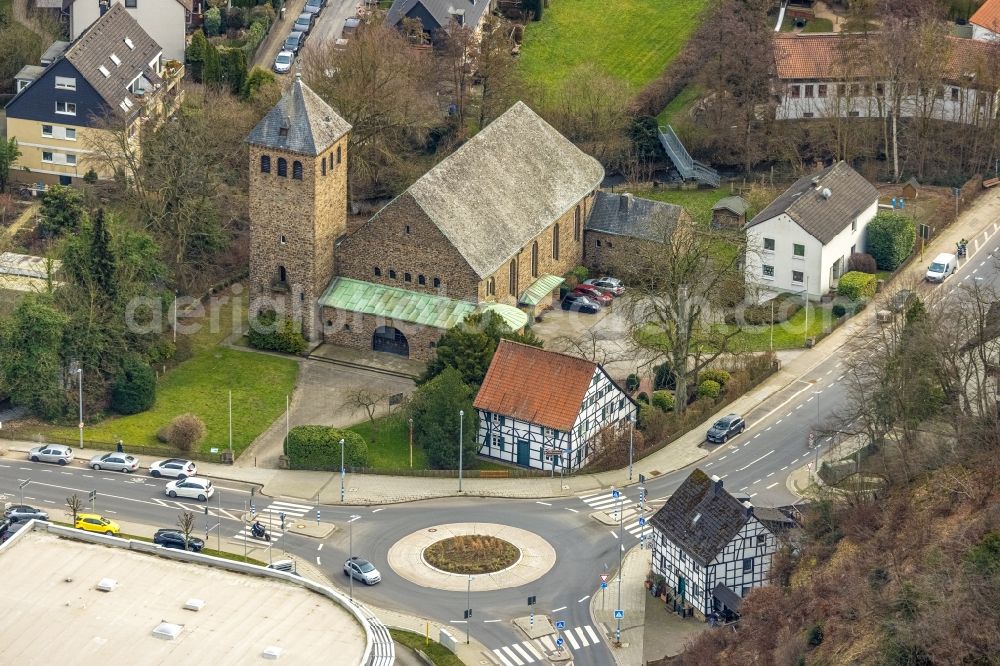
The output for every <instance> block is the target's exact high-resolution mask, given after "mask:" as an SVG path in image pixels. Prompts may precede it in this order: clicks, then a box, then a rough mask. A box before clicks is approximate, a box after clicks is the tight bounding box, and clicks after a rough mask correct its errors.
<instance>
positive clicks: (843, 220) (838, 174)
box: [747, 161, 878, 245]
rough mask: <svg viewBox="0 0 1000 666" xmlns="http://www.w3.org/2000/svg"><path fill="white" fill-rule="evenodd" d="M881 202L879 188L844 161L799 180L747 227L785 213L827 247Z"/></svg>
mask: <svg viewBox="0 0 1000 666" xmlns="http://www.w3.org/2000/svg"><path fill="white" fill-rule="evenodd" d="M824 190H829V198H827V197H825V196H824V195H823V194H824ZM877 201H878V190H876V189H875V186H873V185H872V184H871V183H869V182H868V181H867V180H865V178H864V177H863V176H862V175H861V174H859V173H858V172H857V171H855V170H854V169H852V168H851V167H849V166H848V165H847V163H846V162H844V161H840V162H837V163H836V164H834V165H833V166H829V167H827V168H825V169H823V170H822V171H820V172H819V173H816V174H810V175H808V176H803V177H802V178H799V179H798V180H797V181H795V183H794V184H793V185H792V186H791V187H789V188H788V189H787V190H785V191H784V192H783V193H782V194H781V196H779V197H778V198H777V199H775V200H774V201H772V202H771V204H770V205H769V206H768V207H767V208H765V209H764V210H762V211H761V212H760V213H758V214H757V215H756V216H754V218H753V219H752V220H750V222H749V223H748V224H747V227H752V226H754V225H755V224H760V223H761V222H766V221H767V220H770V219H771V218H774V217H777V216H778V215H781V214H782V213H785V214H786V215H788V217H790V218H792V220H794V221H795V223H796V224H798V225H799V226H800V227H802V228H803V229H805V231H806V232H807V233H809V234H810V235H811V236H813V237H814V238H816V239H817V240H818V241H820V242H821V243H823V244H824V245H825V244H826V243H829V242H830V241H831V240H833V238H834V237H835V236H836V235H837V234H839V233H840V232H841V231H843V230H844V228H845V227H847V226H848V225H850V224H851V222H852V221H853V220H854V219H855V218H857V216H858V215H859V214H860V213H861V212H862V211H863V210H865V209H866V208H868V207H869V206H871V205H873V204H874V203H875V202H877Z"/></svg>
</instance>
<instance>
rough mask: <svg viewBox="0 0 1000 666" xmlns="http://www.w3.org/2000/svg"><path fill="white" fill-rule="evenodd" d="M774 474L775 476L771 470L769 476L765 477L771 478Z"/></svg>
mask: <svg viewBox="0 0 1000 666" xmlns="http://www.w3.org/2000/svg"><path fill="white" fill-rule="evenodd" d="M772 476H774V472H771V473H770V474H768V475H767V476H765V477H764V478H765V479H770V478H771V477H772Z"/></svg>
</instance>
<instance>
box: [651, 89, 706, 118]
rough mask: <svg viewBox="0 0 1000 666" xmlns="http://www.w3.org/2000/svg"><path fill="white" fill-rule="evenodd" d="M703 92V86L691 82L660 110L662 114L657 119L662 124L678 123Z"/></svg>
mask: <svg viewBox="0 0 1000 666" xmlns="http://www.w3.org/2000/svg"><path fill="white" fill-rule="evenodd" d="M701 92H702V91H701V86H699V85H697V84H695V83H689V84H688V85H687V86H685V87H684V89H683V90H681V91H680V93H678V94H677V97H674V98H673V99H672V100H670V104H667V105H666V106H665V107H664V108H663V111H660V114H659V115H658V116H656V121H657V122H658V123H659V124H660V125H676V124H677V121H678V119H679V118H680V117H682V116H683V115H684V114H685V113H687V111H688V110H689V109H690V108H691V105H692V104H694V103H695V102H696V101H697V100H698V98H699V97H700V96H701Z"/></svg>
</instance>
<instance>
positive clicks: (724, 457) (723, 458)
mask: <svg viewBox="0 0 1000 666" xmlns="http://www.w3.org/2000/svg"><path fill="white" fill-rule="evenodd" d="M728 457H729V454H726V455H724V456H722V457H721V458H719V461H720V462H721V461H723V460H725V459H726V458H728Z"/></svg>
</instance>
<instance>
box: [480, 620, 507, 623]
mask: <svg viewBox="0 0 1000 666" xmlns="http://www.w3.org/2000/svg"><path fill="white" fill-rule="evenodd" d="M490 622H503V620H483V624H489V623H490Z"/></svg>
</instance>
